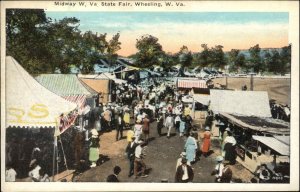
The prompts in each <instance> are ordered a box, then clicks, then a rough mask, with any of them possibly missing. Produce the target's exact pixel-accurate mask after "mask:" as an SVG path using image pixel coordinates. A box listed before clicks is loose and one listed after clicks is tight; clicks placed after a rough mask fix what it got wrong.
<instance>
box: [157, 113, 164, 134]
mask: <svg viewBox="0 0 300 192" xmlns="http://www.w3.org/2000/svg"><path fill="white" fill-rule="evenodd" d="M163 127H164V119H163V117H162V116H161V115H160V116H159V117H158V119H157V127H156V128H157V133H158V135H159V136H161V129H162V128H163Z"/></svg>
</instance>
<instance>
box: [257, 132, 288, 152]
mask: <svg viewBox="0 0 300 192" xmlns="http://www.w3.org/2000/svg"><path fill="white" fill-rule="evenodd" d="M281 137H283V136H281ZM285 137H288V136H285ZM252 138H253V139H254V140H257V141H259V142H261V143H263V144H265V145H267V146H268V147H270V148H271V149H273V150H274V151H276V152H277V153H279V154H281V155H287V156H289V155H290V145H287V144H285V143H283V142H281V141H280V140H278V139H276V138H274V137H265V136H256V135H253V136H252Z"/></svg>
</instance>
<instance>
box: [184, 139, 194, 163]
mask: <svg viewBox="0 0 300 192" xmlns="http://www.w3.org/2000/svg"><path fill="white" fill-rule="evenodd" d="M184 148H185V151H186V159H187V161H188V163H189V164H190V163H192V162H194V161H195V158H196V151H197V141H196V139H195V138H194V137H193V135H192V134H190V135H189V137H188V139H187V140H186V143H185V146H184Z"/></svg>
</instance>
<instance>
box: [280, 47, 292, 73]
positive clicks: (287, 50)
mask: <svg viewBox="0 0 300 192" xmlns="http://www.w3.org/2000/svg"><path fill="white" fill-rule="evenodd" d="M291 48H292V45H291V44H289V45H288V46H284V47H282V48H281V52H280V57H281V61H282V63H283V65H285V67H286V69H285V71H288V72H291Z"/></svg>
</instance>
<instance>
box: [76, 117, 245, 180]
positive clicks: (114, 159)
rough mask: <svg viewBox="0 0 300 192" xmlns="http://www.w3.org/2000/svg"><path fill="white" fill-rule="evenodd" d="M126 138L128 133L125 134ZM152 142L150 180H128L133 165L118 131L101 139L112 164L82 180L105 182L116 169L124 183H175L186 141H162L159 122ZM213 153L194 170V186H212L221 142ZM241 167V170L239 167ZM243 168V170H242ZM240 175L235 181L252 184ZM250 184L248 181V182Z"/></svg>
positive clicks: (148, 162)
mask: <svg viewBox="0 0 300 192" xmlns="http://www.w3.org/2000/svg"><path fill="white" fill-rule="evenodd" d="M163 133H166V129H163ZM124 135H126V131H125V132H124ZM150 138H152V141H151V142H149V144H148V146H146V149H145V152H146V158H145V163H146V165H147V166H148V168H151V169H150V170H149V171H150V172H149V177H147V178H138V179H134V177H130V178H129V177H128V176H127V175H128V170H129V165H128V164H129V163H128V160H127V158H126V156H125V147H126V145H127V141H126V138H124V139H123V140H121V141H117V142H116V141H115V131H112V132H109V133H105V134H103V135H102V136H101V144H100V145H101V149H100V151H101V154H102V155H105V156H108V158H109V160H107V161H105V162H103V163H102V164H101V165H99V166H97V167H95V168H91V169H89V170H87V171H86V172H84V173H83V174H82V175H81V176H80V180H79V181H82V182H104V181H105V179H106V177H107V176H108V175H109V174H111V173H112V169H113V167H114V166H115V165H119V166H120V167H121V168H122V172H121V173H120V175H119V179H120V180H121V181H122V182H147V183H148V182H155V183H160V182H161V181H162V180H167V181H168V182H169V183H171V182H174V176H175V167H176V161H177V158H179V154H180V153H181V152H182V151H183V148H184V143H185V140H186V138H185V137H182V138H180V137H179V135H178V134H176V135H175V130H173V135H172V137H170V138H169V139H167V137H166V136H161V137H159V136H158V135H157V133H156V122H153V123H152V124H151V130H150ZM212 150H213V151H214V153H213V154H211V155H210V156H209V157H207V158H204V157H201V158H200V160H199V161H197V162H196V163H195V164H194V165H192V167H193V168H194V175H195V176H194V183H212V182H214V177H213V176H211V175H210V173H211V171H212V170H213V169H214V166H215V161H214V159H215V157H216V156H217V155H219V154H220V150H219V141H218V140H217V139H215V140H213V141H212ZM235 167H238V166H235ZM238 168H239V167H238ZM234 170H237V172H236V173H237V174H234V177H237V178H240V177H244V178H246V179H247V180H248V177H249V178H250V176H249V175H251V174H250V173H247V171H246V170H244V168H242V169H236V168H234ZM246 182H247V181H246Z"/></svg>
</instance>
